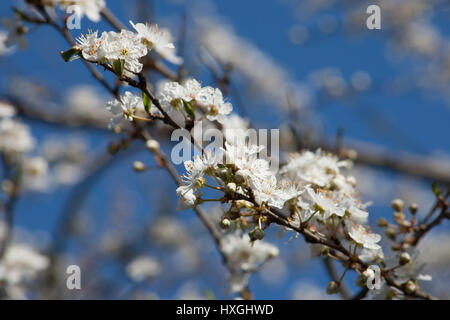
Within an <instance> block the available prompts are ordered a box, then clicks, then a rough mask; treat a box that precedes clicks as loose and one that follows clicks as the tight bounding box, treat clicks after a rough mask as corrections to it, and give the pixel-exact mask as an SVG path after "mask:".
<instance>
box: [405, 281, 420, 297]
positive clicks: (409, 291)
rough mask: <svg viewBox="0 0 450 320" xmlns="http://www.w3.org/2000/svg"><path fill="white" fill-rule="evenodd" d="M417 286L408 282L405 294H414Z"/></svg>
mask: <svg viewBox="0 0 450 320" xmlns="http://www.w3.org/2000/svg"><path fill="white" fill-rule="evenodd" d="M416 289H417V286H416V284H415V283H414V282H413V281H411V280H409V281H408V282H407V283H406V284H405V292H406V293H407V294H413V293H414V292H416Z"/></svg>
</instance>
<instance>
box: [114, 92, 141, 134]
mask: <svg viewBox="0 0 450 320" xmlns="http://www.w3.org/2000/svg"><path fill="white" fill-rule="evenodd" d="M120 99H121V101H119V100H117V99H115V100H114V101H109V102H108V104H107V106H106V109H107V110H108V111H110V112H111V113H112V114H113V117H112V118H111V121H110V123H109V128H110V129H111V128H113V127H114V126H116V125H118V124H119V123H120V121H121V120H122V119H127V120H128V121H133V115H134V114H135V113H136V110H137V109H138V108H144V103H143V102H142V98H141V97H139V96H136V95H134V94H133V93H131V92H130V91H126V92H125V94H124V95H123V96H121V98H120Z"/></svg>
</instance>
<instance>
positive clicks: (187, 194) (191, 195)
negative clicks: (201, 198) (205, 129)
mask: <svg viewBox="0 0 450 320" xmlns="http://www.w3.org/2000/svg"><path fill="white" fill-rule="evenodd" d="M216 164H217V159H216V158H215V157H214V156H212V155H210V154H205V155H203V156H202V157H199V156H197V157H196V158H195V159H194V161H191V160H189V161H185V162H184V167H185V168H186V171H187V174H184V175H183V176H182V179H183V185H182V186H180V187H178V188H177V194H178V196H179V197H180V201H179V203H178V210H184V209H187V208H191V207H193V206H194V205H195V202H196V201H197V196H196V195H195V191H197V190H198V189H200V188H202V187H203V186H204V184H205V183H206V180H205V178H204V175H205V174H206V173H207V172H206V171H207V170H208V169H209V168H214V167H215V165H216Z"/></svg>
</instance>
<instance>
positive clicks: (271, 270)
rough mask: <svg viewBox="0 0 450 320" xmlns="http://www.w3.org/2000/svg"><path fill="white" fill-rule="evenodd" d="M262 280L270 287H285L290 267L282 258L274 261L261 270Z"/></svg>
mask: <svg viewBox="0 0 450 320" xmlns="http://www.w3.org/2000/svg"><path fill="white" fill-rule="evenodd" d="M260 275H261V278H262V280H263V281H264V282H265V283H267V284H268V285H270V286H283V285H284V282H285V281H286V279H287V277H288V267H287V265H286V262H285V261H284V260H283V259H282V258H276V259H273V260H271V261H269V262H267V264H266V265H265V266H264V268H262V269H261V271H260Z"/></svg>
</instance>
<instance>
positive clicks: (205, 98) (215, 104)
mask: <svg viewBox="0 0 450 320" xmlns="http://www.w3.org/2000/svg"><path fill="white" fill-rule="evenodd" d="M196 101H197V103H198V104H199V105H200V106H203V107H206V108H207V109H208V111H207V114H206V117H207V118H208V120H210V121H214V120H217V121H219V122H220V123H222V122H223V121H224V118H225V116H226V115H228V114H230V113H231V111H233V106H232V105H231V103H229V102H225V101H224V100H223V95H222V91H220V89H217V88H216V89H214V88H212V87H205V88H203V89H201V90H200V92H199V93H198V94H197V97H196Z"/></svg>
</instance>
